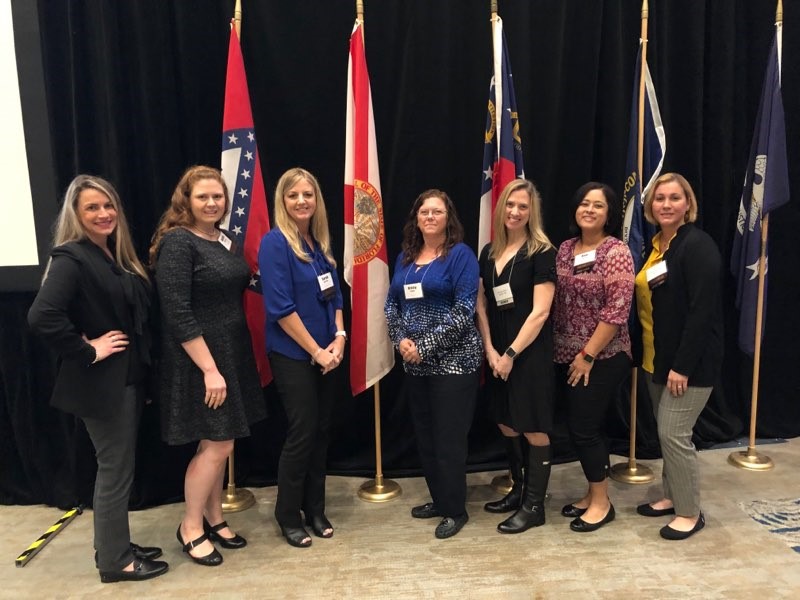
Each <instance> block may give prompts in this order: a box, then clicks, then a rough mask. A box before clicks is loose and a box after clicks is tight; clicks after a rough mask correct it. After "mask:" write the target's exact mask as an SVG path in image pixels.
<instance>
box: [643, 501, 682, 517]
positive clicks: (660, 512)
mask: <svg viewBox="0 0 800 600" xmlns="http://www.w3.org/2000/svg"><path fill="white" fill-rule="evenodd" d="M636 512H637V513H639V514H640V515H642V516H643V517H664V516H666V515H674V514H675V508H674V507H672V508H653V507H652V506H651V505H650V504H649V503H645V504H640V505H639V506H637V507H636Z"/></svg>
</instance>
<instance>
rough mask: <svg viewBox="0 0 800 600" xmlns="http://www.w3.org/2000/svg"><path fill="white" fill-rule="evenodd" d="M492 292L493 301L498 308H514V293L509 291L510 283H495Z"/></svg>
mask: <svg viewBox="0 0 800 600" xmlns="http://www.w3.org/2000/svg"><path fill="white" fill-rule="evenodd" d="M492 292H493V293H494V302H495V304H496V305H497V308H499V309H500V310H508V309H510V308H514V294H513V292H512V291H511V285H510V284H508V283H504V284H502V285H496V286H494V287H493V288H492Z"/></svg>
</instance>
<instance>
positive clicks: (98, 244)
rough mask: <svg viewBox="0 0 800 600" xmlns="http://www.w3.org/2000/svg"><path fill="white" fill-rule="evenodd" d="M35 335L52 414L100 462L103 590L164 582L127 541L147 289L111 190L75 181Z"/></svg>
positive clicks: (144, 551)
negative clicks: (51, 382) (70, 426)
mask: <svg viewBox="0 0 800 600" xmlns="http://www.w3.org/2000/svg"><path fill="white" fill-rule="evenodd" d="M53 246H54V248H53V251H52V253H51V254H50V261H49V263H48V265H47V270H46V271H45V275H44V279H43V280H42V287H41V289H40V290H39V293H38V295H37V296H36V299H35V300H34V302H33V305H32V306H31V308H30V311H29V312H28V323H29V324H30V326H31V329H32V330H33V331H34V332H35V333H37V334H38V335H39V336H41V337H42V338H44V340H45V341H46V342H47V343H48V345H49V346H50V347H51V348H52V349H53V351H54V352H56V354H58V357H59V368H58V375H57V376H56V382H55V387H54V389H53V396H52V399H51V404H52V405H53V406H55V407H56V408H59V409H61V410H63V411H66V412H69V413H72V414H74V415H76V416H78V417H80V418H81V419H82V420H83V422H84V424H85V425H86V430H87V432H88V433H89V437H90V438H91V440H92V444H93V445H94V448H95V453H96V455H97V479H96V480H95V488H94V501H93V505H92V506H93V509H94V546H95V550H96V551H97V552H96V554H95V562H96V564H97V568H98V569H99V570H100V580H101V581H102V582H104V583H110V582H114V581H138V580H142V579H150V578H151V577H157V576H158V575H161V574H163V573H164V572H166V570H167V568H168V565H167V563H165V562H163V561H158V560H154V559H155V558H158V557H159V556H160V555H161V549H160V548H155V547H149V548H148V547H141V546H137V545H136V544H132V543H131V541H130V530H129V527H128V500H129V498H130V493H131V487H132V484H133V474H134V465H135V458H136V436H137V429H138V425H139V416H140V414H141V407H142V403H143V383H144V379H145V375H146V372H147V369H148V367H149V365H150V336H149V329H148V328H149V324H148V322H147V321H148V306H149V304H150V291H151V287H150V281H149V279H148V276H147V272H146V271H145V270H144V268H143V267H142V264H141V262H139V259H138V258H137V257H136V254H135V252H134V249H133V244H132V243H131V237H130V233H129V232H128V226H127V223H126V221H125V216H124V214H123V212H122V205H121V203H120V199H119V196H118V194H117V192H116V190H114V188H113V187H112V185H111V184H110V183H108V182H107V181H105V180H103V179H101V178H99V177H94V176H91V175H78V176H77V177H76V178H75V179H74V180H73V181H72V183H70V185H69V187H68V188H67V192H66V194H65V198H64V203H63V205H62V207H61V212H60V214H59V216H58V220H57V222H56V227H55V235H54V240H53Z"/></svg>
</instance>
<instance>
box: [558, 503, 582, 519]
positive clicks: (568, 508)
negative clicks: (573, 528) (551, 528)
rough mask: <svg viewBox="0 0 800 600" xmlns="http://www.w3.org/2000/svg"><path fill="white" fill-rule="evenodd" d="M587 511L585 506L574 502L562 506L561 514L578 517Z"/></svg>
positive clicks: (571, 517)
mask: <svg viewBox="0 0 800 600" xmlns="http://www.w3.org/2000/svg"><path fill="white" fill-rule="evenodd" d="M585 512H586V509H585V508H580V507H579V506H575V505H574V504H565V505H564V506H563V507H562V508H561V516H562V517H569V518H570V519H576V518H578V517H582V516H583V513H585Z"/></svg>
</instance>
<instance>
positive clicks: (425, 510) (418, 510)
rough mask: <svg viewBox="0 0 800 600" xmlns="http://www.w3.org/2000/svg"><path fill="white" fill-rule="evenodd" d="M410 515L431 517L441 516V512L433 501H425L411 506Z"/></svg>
mask: <svg viewBox="0 0 800 600" xmlns="http://www.w3.org/2000/svg"><path fill="white" fill-rule="evenodd" d="M411 516H412V517H414V518H415V519H432V518H433V517H441V516H442V513H440V512H439V511H438V510H437V508H436V507H435V506H434V505H433V502H426V503H425V504H421V505H420V506H415V507H414V508H412V509H411Z"/></svg>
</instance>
